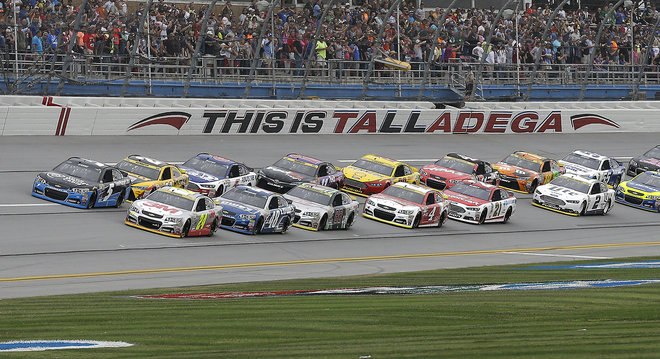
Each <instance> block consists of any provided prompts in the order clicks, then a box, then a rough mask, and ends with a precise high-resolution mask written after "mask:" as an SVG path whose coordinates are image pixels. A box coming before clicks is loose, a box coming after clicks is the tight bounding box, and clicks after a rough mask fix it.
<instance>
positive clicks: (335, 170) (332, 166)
mask: <svg viewBox="0 0 660 359" xmlns="http://www.w3.org/2000/svg"><path fill="white" fill-rule="evenodd" d="M335 172H337V169H336V168H335V166H334V165H333V164H332V163H328V174H329V175H331V174H333V173H335Z"/></svg>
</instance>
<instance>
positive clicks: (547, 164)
mask: <svg viewBox="0 0 660 359" xmlns="http://www.w3.org/2000/svg"><path fill="white" fill-rule="evenodd" d="M549 171H550V161H545V162H543V167H541V172H549Z"/></svg>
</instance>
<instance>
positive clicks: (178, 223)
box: [124, 187, 222, 238]
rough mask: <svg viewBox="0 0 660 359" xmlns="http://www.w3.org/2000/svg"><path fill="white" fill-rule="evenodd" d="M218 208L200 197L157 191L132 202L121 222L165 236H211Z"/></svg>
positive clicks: (179, 190) (176, 190) (170, 189)
mask: <svg viewBox="0 0 660 359" xmlns="http://www.w3.org/2000/svg"><path fill="white" fill-rule="evenodd" d="M221 212H222V207H220V206H218V205H217V204H215V203H214V202H213V200H212V199H211V198H209V197H208V196H205V195H203V194H200V193H197V192H193V191H189V190H187V189H182V188H177V187H163V188H160V189H158V190H156V191H154V192H152V193H151V194H149V195H148V196H147V197H146V198H144V199H140V200H137V201H135V202H133V204H132V205H131V208H129V209H128V212H127V213H126V219H125V220H124V223H125V224H127V225H129V226H131V227H135V228H140V229H144V230H146V231H149V232H154V233H158V234H163V235H166V236H169V237H181V238H183V237H189V236H209V237H210V236H212V235H213V233H215V230H216V229H217V228H218V218H219V217H220V213H221Z"/></svg>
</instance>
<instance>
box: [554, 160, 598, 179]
mask: <svg viewBox="0 0 660 359" xmlns="http://www.w3.org/2000/svg"><path fill="white" fill-rule="evenodd" d="M561 164H562V165H563V166H564V170H565V171H566V173H575V174H576V175H580V176H588V175H592V174H596V173H598V171H597V170H595V169H593V168H589V167H585V166H582V165H578V164H575V163H570V162H561Z"/></svg>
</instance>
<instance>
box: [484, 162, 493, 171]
mask: <svg viewBox="0 0 660 359" xmlns="http://www.w3.org/2000/svg"><path fill="white" fill-rule="evenodd" d="M491 172H493V168H492V167H491V166H490V165H489V164H487V163H485V164H484V173H491Z"/></svg>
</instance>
